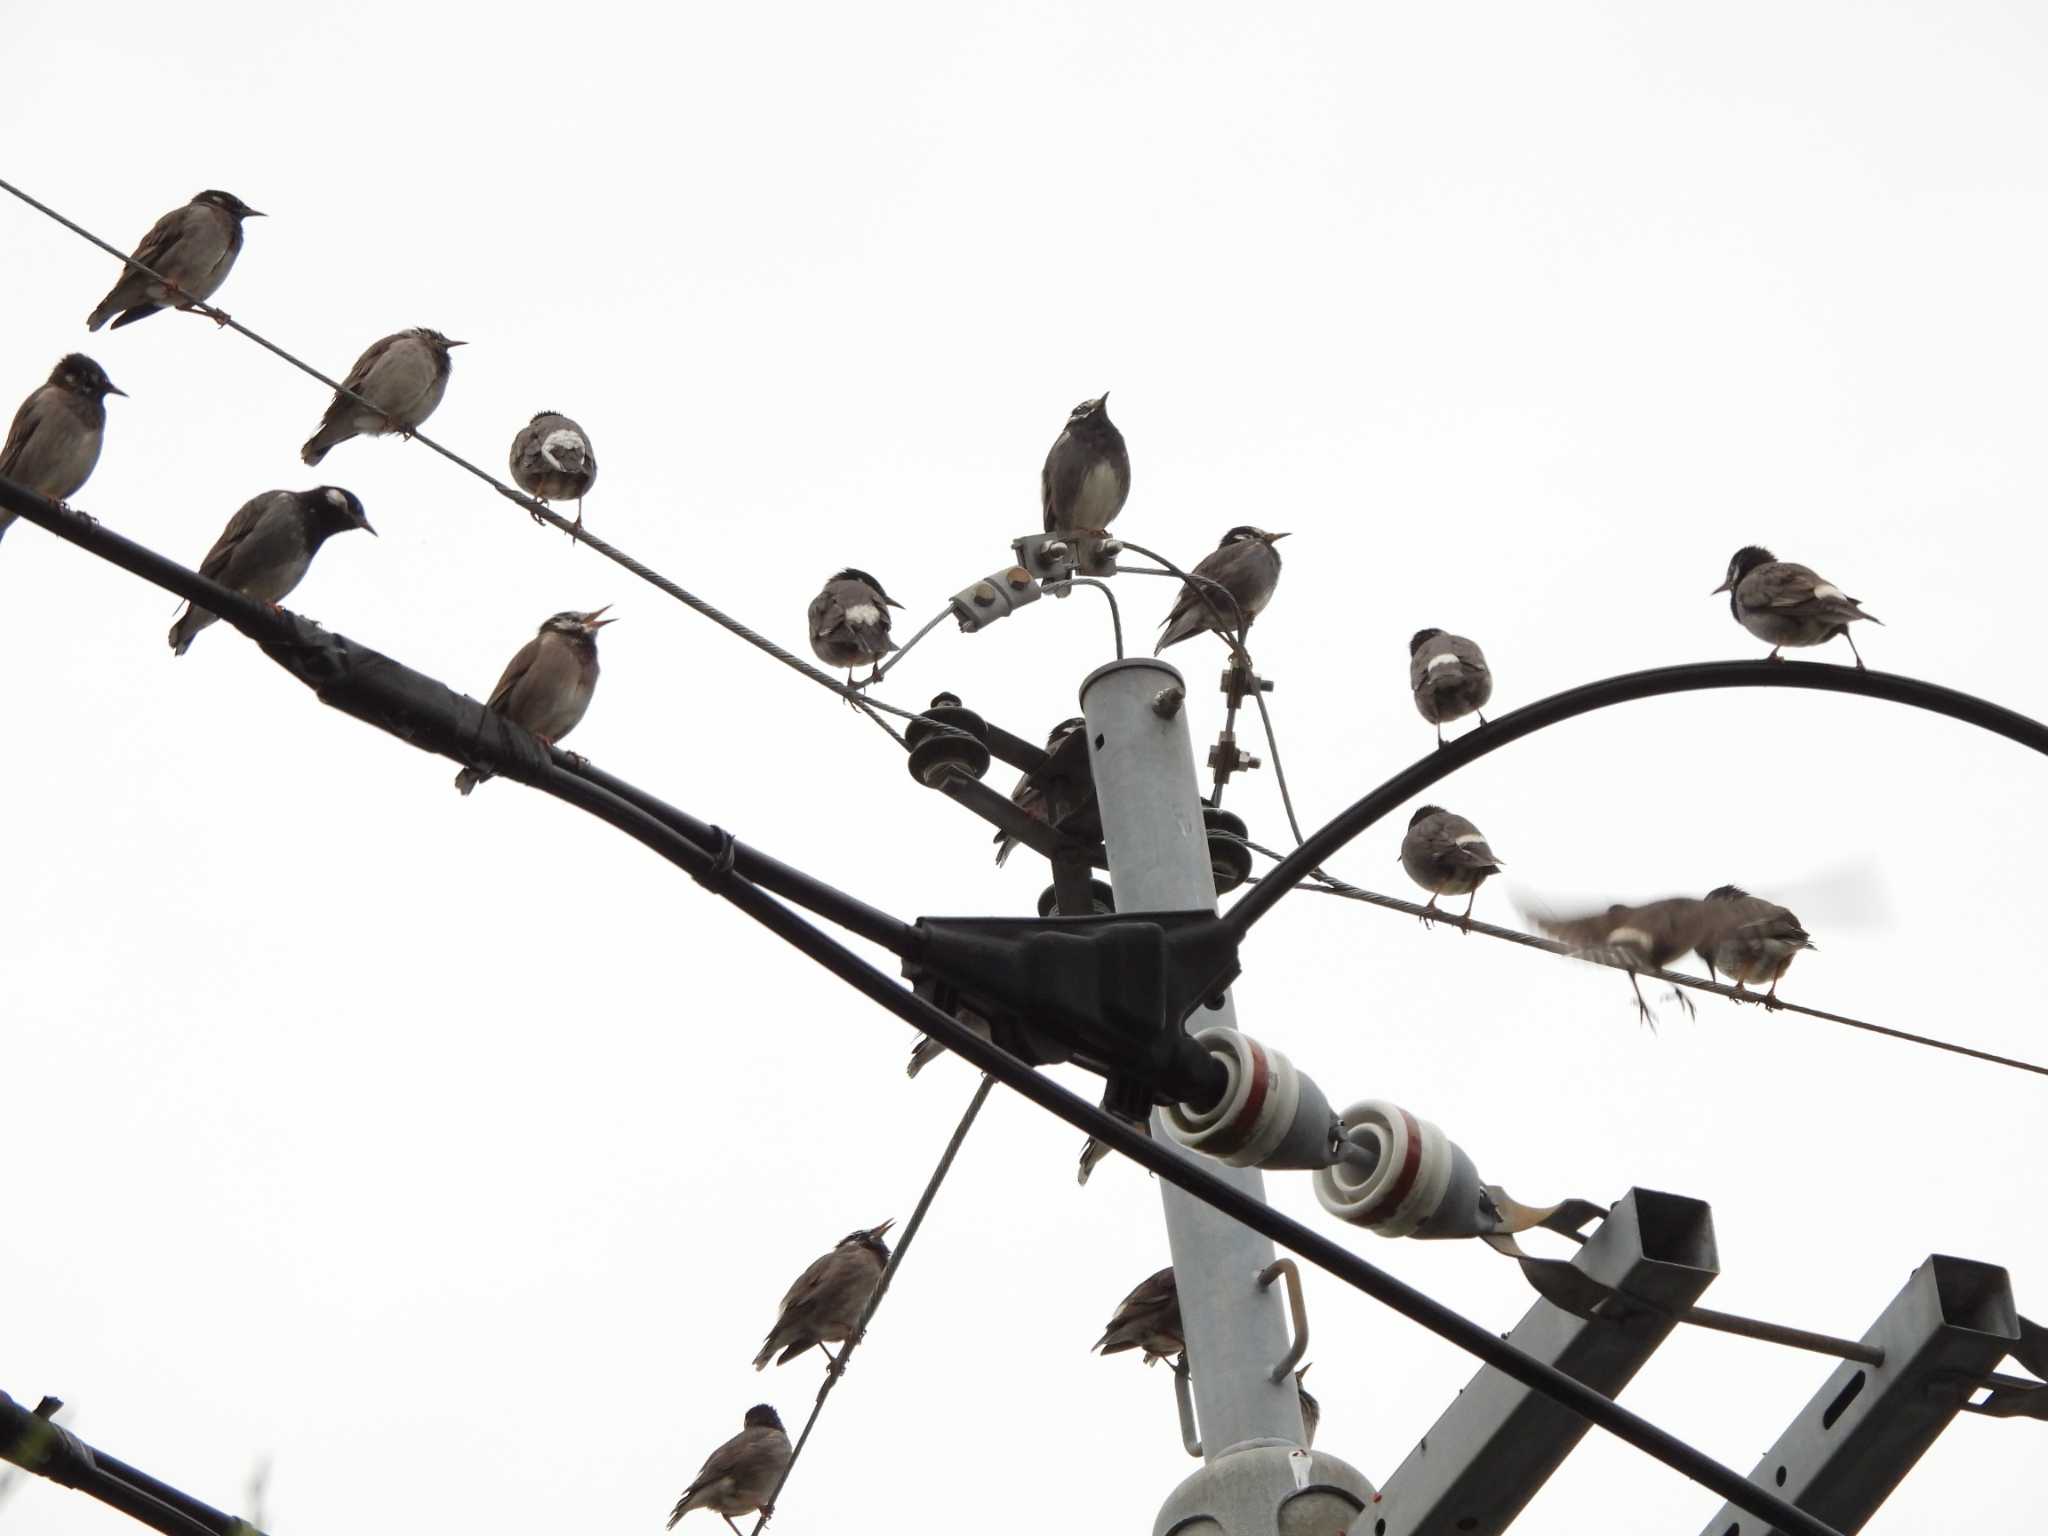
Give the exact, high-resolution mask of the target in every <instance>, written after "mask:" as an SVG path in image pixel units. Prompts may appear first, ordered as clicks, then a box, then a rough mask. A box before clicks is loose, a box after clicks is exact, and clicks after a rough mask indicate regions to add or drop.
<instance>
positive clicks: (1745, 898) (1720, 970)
mask: <svg viewBox="0 0 2048 1536" xmlns="http://www.w3.org/2000/svg"><path fill="white" fill-rule="evenodd" d="M1707 903H1708V905H1709V906H1710V907H1711V906H1714V905H1716V904H1730V905H1731V907H1732V910H1731V911H1730V912H1729V914H1728V915H1729V916H1730V917H1731V918H1732V917H1736V916H1741V917H1743V918H1744V919H1745V921H1744V922H1743V923H1742V926H1740V927H1738V928H1737V929H1736V930H1735V931H1734V932H1732V933H1730V934H1729V935H1728V936H1727V937H1725V938H1723V939H1722V940H1721V941H1720V942H1719V943H1717V944H1713V945H1702V946H1701V947H1699V948H1697V949H1695V950H1694V951H1693V953H1694V954H1696V955H1698V956H1699V957H1700V959H1701V960H1702V961H1704V962H1705V963H1706V967H1707V974H1708V975H1709V976H1712V977H1715V978H1716V979H1719V978H1720V977H1721V976H1724V975H1725V976H1727V977H1728V979H1729V980H1731V981H1733V982H1734V983H1735V991H1736V994H1737V995H1738V996H1742V995H1744V984H1745V983H1747V982H1758V981H1768V982H1769V983H1770V984H1771V985H1770V990H1769V991H1768V992H1766V993H1764V995H1763V998H1762V1001H1763V1005H1764V1006H1765V1007H1766V1008H1780V1007H1783V1006H1784V1005H1783V1004H1782V1003H1780V1002H1779V1001H1778V981H1779V978H1780V977H1782V976H1783V975H1784V974H1785V972H1786V971H1788V970H1790V969H1791V968H1792V961H1793V959H1794V958H1795V957H1796V956H1797V955H1798V953H1799V951H1801V950H1802V949H1817V948H1819V947H1820V946H1818V945H1817V944H1815V943H1814V942H1813V939H1812V937H1811V936H1810V935H1809V934H1808V933H1807V931H1806V930H1805V929H1804V928H1802V927H1800V926H1799V919H1798V918H1796V917H1794V916H1793V915H1792V914H1791V912H1789V911H1788V910H1786V909H1785V908H1784V907H1781V906H1779V905H1778V904H1777V903H1776V902H1774V901H1765V900H1764V899H1763V898H1762V897H1761V896H1752V895H1750V894H1749V892H1747V891H1745V890H1743V889H1742V888H1741V887H1740V886H1734V885H1723V886H1717V887H1715V888H1714V889H1713V890H1711V891H1709V892H1707Z"/></svg>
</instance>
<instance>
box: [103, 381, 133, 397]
mask: <svg viewBox="0 0 2048 1536" xmlns="http://www.w3.org/2000/svg"><path fill="white" fill-rule="evenodd" d="M107 393H108V394H110V395H119V396H120V397H121V398H122V399H123V400H126V399H127V398H128V391H127V390H125V389H122V388H121V387H120V386H119V385H117V384H116V383H115V382H114V381H113V380H112V379H109V380H107Z"/></svg>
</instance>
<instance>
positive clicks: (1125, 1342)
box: [1095, 1264, 1188, 1365]
mask: <svg viewBox="0 0 2048 1536" xmlns="http://www.w3.org/2000/svg"><path fill="white" fill-rule="evenodd" d="M1187 1347H1188V1345H1187V1339H1186V1337H1185V1336H1184V1335H1183V1334H1182V1332H1181V1326H1180V1287H1179V1286H1178V1285H1177V1284H1176V1283H1175V1281H1174V1278H1173V1266H1172V1265H1171V1264H1169V1265H1167V1266H1166V1268H1164V1269H1162V1270H1160V1271H1159V1273H1158V1274H1156V1275H1148V1276H1147V1277H1146V1278H1145V1279H1144V1280H1142V1281H1140V1282H1139V1283H1138V1287H1137V1289H1135V1290H1133V1291H1132V1292H1131V1294H1130V1295H1128V1296H1126V1297H1125V1298H1124V1299H1123V1300H1122V1301H1120V1302H1118V1303H1117V1308H1116V1312H1115V1314H1114V1315H1112V1316H1111V1318H1110V1320H1109V1326H1108V1327H1107V1328H1106V1329H1104V1330H1103V1333H1102V1337H1101V1338H1099V1339H1097V1340H1096V1341H1095V1350H1096V1352H1097V1353H1098V1354H1104V1355H1115V1354H1121V1353H1122V1352H1123V1351H1124V1350H1127V1349H1137V1350H1143V1351H1144V1354H1145V1363H1146V1364H1147V1365H1156V1364H1157V1363H1158V1362H1160V1361H1161V1360H1164V1359H1166V1358H1167V1357H1168V1356H1171V1355H1177V1354H1179V1353H1180V1352H1181V1351H1182V1350H1184V1349H1186V1348H1187Z"/></svg>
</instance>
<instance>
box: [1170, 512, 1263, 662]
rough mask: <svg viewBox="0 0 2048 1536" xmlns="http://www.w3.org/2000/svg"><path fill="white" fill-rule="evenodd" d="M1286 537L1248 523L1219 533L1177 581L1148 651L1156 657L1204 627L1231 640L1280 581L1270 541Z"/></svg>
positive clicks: (1257, 610)
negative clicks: (1162, 629) (1185, 577)
mask: <svg viewBox="0 0 2048 1536" xmlns="http://www.w3.org/2000/svg"><path fill="white" fill-rule="evenodd" d="M1286 537H1287V535H1286V534H1284V533H1267V532H1266V531H1265V530H1264V529H1262V528H1253V527H1250V526H1240V527H1236V528H1233V529H1231V530H1230V532H1228V533H1226V534H1225V535H1223V542H1222V543H1221V544H1219V545H1217V546H1216V547H1215V548H1214V549H1212V550H1211V551H1209V553H1208V554H1206V555H1204V556H1202V558H1201V559H1200V560H1199V561H1197V562H1196V563H1195V568H1194V569H1193V570H1192V571H1190V572H1188V575H1189V577H1190V578H1191V579H1190V580H1189V581H1188V582H1186V583H1183V584H1182V586H1181V589H1180V597H1179V599H1178V600H1177V601H1176V602H1175V603H1174V605H1173V611H1172V612H1171V613H1169V614H1167V616H1166V633H1165V634H1163V635H1161V636H1160V637H1159V643H1158V644H1157V645H1155V646H1153V647H1152V654H1153V655H1154V656H1157V655H1158V654H1159V653H1160V652H1161V651H1163V650H1165V649H1166V648H1167V647H1168V646H1169V645H1179V644H1180V643H1181V641H1183V640H1187V639H1190V638H1192V637H1193V636H1195V635H1199V634H1201V633H1202V632H1203V631H1205V630H1213V631H1215V632H1216V633H1217V634H1219V635H1222V636H1223V637H1224V638H1225V639H1226V640H1230V639H1234V638H1235V637H1236V635H1237V633H1238V632H1239V631H1240V630H1249V629H1250V628H1251V627H1252V620H1253V619H1255V618H1257V617H1258V616H1259V614H1260V613H1262V612H1263V611H1264V610H1265V607H1266V604H1267V603H1269V602H1271V601H1272V599H1273V589H1274V588H1275V587H1277V586H1279V585H1280V551H1279V550H1277V549H1275V548H1274V547H1273V546H1274V545H1275V544H1276V543H1278V542H1279V541H1280V540H1282V539H1284V538H1286Z"/></svg>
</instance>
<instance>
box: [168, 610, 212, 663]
mask: <svg viewBox="0 0 2048 1536" xmlns="http://www.w3.org/2000/svg"><path fill="white" fill-rule="evenodd" d="M213 620H214V616H213V615H212V614H210V613H208V612H207V611H206V610H205V609H204V608H194V607H193V606H192V605H191V604H189V603H188V604H186V605H185V611H184V612H183V613H181V614H179V615H178V622H177V623H175V624H173V625H172V626H171V654H172V655H173V656H182V655H184V654H185V653H186V652H187V651H189V650H191V649H192V642H193V640H194V639H196V638H197V637H198V634H199V631H201V630H202V629H204V628H206V626H207V625H209V624H211V623H212V622H213Z"/></svg>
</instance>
